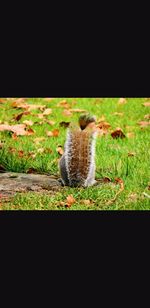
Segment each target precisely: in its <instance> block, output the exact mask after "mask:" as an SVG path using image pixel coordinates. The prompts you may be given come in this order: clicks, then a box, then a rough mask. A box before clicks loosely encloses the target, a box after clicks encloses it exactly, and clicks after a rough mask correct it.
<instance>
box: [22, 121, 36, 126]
mask: <svg viewBox="0 0 150 308" xmlns="http://www.w3.org/2000/svg"><path fill="white" fill-rule="evenodd" d="M23 124H25V125H28V126H32V125H33V124H34V123H33V122H32V121H30V120H25V121H23Z"/></svg>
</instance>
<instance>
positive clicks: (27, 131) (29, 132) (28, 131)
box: [26, 128, 34, 136]
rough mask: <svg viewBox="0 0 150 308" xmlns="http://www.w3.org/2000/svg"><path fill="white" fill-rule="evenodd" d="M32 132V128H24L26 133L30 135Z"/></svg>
mask: <svg viewBox="0 0 150 308" xmlns="http://www.w3.org/2000/svg"><path fill="white" fill-rule="evenodd" d="M33 134H34V130H33V129H32V128H29V129H28V130H26V135H27V136H30V135H33Z"/></svg>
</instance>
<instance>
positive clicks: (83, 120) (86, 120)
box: [79, 114, 96, 130]
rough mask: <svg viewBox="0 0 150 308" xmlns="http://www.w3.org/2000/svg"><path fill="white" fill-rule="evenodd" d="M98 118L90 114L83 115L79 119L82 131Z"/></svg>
mask: <svg viewBox="0 0 150 308" xmlns="http://www.w3.org/2000/svg"><path fill="white" fill-rule="evenodd" d="M95 122H96V117H95V116H92V115H90V114H83V115H81V116H80V117H79V125H80V128H81V129H82V130H84V129H85V128H86V127H87V126H89V124H91V123H95Z"/></svg>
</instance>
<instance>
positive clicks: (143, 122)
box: [138, 121, 150, 127]
mask: <svg viewBox="0 0 150 308" xmlns="http://www.w3.org/2000/svg"><path fill="white" fill-rule="evenodd" d="M138 124H139V125H140V126H141V127H147V126H148V125H150V121H149V122H148V121H141V122H138Z"/></svg>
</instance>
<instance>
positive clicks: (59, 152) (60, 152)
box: [56, 146, 64, 155]
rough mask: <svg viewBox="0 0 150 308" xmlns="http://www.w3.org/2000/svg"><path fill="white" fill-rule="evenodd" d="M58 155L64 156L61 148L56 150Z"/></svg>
mask: <svg viewBox="0 0 150 308" xmlns="http://www.w3.org/2000/svg"><path fill="white" fill-rule="evenodd" d="M56 151H57V153H58V154H60V155H63V154H64V151H63V149H62V147H61V146H59V147H58V148H57V149H56Z"/></svg>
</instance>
